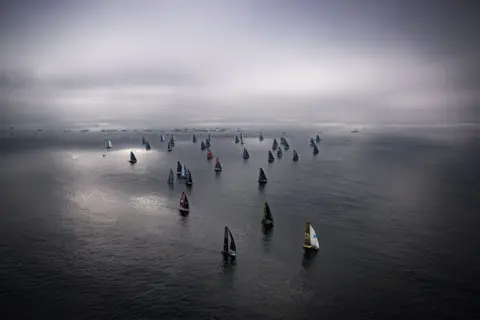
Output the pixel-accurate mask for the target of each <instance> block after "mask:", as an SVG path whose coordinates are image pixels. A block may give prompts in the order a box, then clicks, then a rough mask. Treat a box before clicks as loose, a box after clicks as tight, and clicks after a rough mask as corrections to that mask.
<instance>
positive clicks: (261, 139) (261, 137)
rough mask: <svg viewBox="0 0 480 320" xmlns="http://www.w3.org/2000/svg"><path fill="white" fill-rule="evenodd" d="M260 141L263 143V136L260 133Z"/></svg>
mask: <svg viewBox="0 0 480 320" xmlns="http://www.w3.org/2000/svg"><path fill="white" fill-rule="evenodd" d="M258 139H259V140H260V141H263V135H262V134H261V133H260V137H258Z"/></svg>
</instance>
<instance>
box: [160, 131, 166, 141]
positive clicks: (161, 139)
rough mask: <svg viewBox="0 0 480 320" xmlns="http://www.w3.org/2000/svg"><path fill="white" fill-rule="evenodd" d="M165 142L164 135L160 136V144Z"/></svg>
mask: <svg viewBox="0 0 480 320" xmlns="http://www.w3.org/2000/svg"><path fill="white" fill-rule="evenodd" d="M164 141H165V137H164V136H163V133H162V134H161V135H160V142H164Z"/></svg>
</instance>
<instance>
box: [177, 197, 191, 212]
mask: <svg viewBox="0 0 480 320" xmlns="http://www.w3.org/2000/svg"><path fill="white" fill-rule="evenodd" d="M178 210H179V211H180V212H181V213H188V212H190V204H189V203H188V199H187V194H186V193H185V192H182V195H181V197H180V205H179V206H178Z"/></svg>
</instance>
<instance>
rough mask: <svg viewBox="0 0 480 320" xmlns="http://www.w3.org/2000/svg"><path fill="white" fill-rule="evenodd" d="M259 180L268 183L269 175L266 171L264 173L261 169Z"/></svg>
mask: <svg viewBox="0 0 480 320" xmlns="http://www.w3.org/2000/svg"><path fill="white" fill-rule="evenodd" d="M258 180H259V181H267V175H266V174H265V171H263V169H262V168H260V170H259V172H258Z"/></svg>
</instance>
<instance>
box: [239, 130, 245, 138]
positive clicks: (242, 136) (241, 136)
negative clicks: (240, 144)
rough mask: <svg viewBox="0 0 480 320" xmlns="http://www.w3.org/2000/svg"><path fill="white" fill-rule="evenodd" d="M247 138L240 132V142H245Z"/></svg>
mask: <svg viewBox="0 0 480 320" xmlns="http://www.w3.org/2000/svg"><path fill="white" fill-rule="evenodd" d="M244 139H245V136H244V135H243V132H240V140H244Z"/></svg>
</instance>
